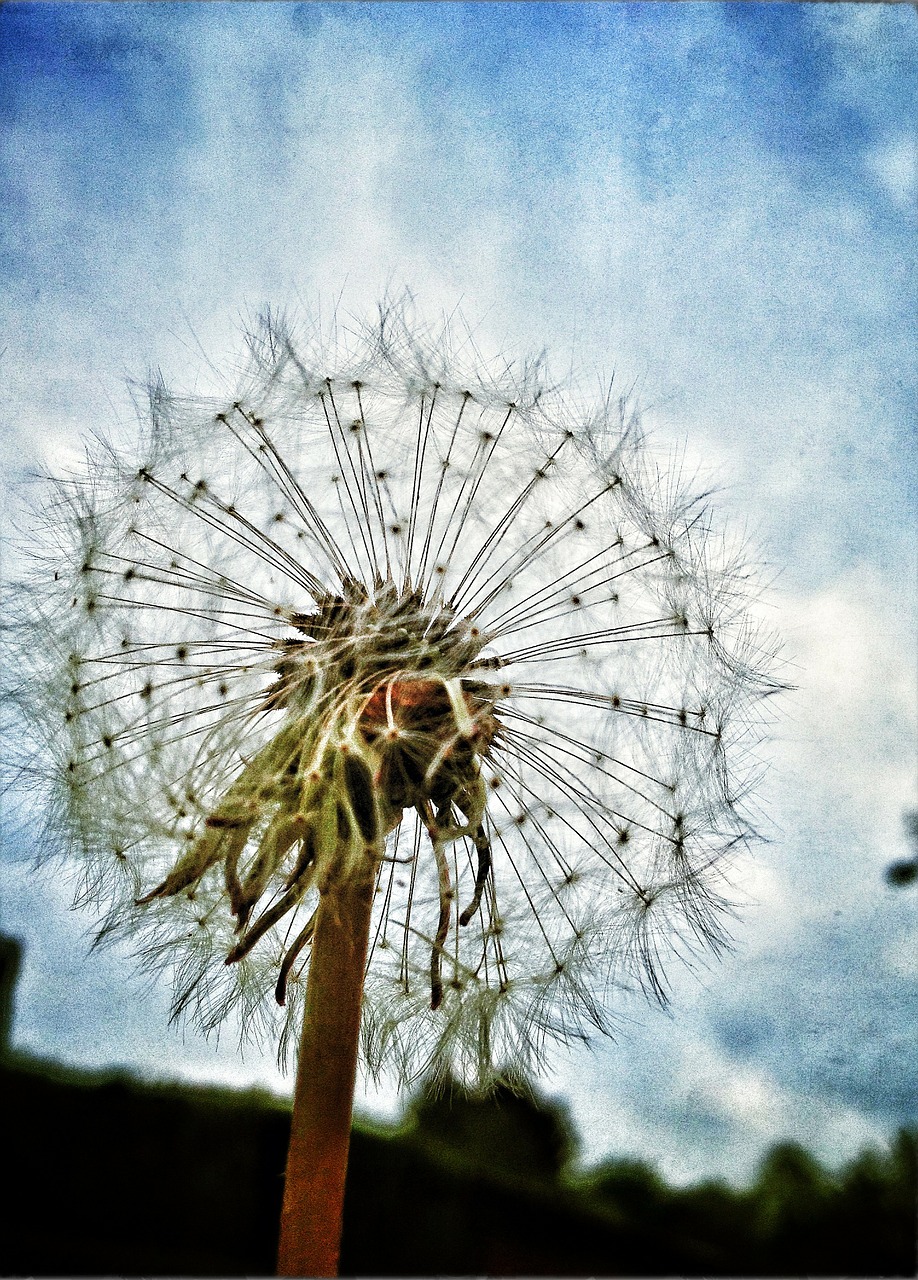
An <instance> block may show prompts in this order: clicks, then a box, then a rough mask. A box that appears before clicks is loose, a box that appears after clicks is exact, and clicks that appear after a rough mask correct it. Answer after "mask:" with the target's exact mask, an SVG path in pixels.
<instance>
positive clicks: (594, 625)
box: [14, 308, 774, 1080]
mask: <svg viewBox="0 0 918 1280" xmlns="http://www.w3.org/2000/svg"><path fill="white" fill-rule="evenodd" d="M452 341H453V338H452V336H451V334H450V331H449V330H447V331H445V332H444V333H443V334H441V335H440V336H439V337H438V338H437V339H436V340H434V339H433V338H431V336H430V335H429V334H424V335H421V336H418V334H417V331H416V330H415V329H414V328H413V326H412V324H411V323H410V321H409V320H408V319H406V315H405V311H404V309H400V308H394V309H390V310H388V311H386V312H384V313H383V315H382V317H381V319H380V322H379V323H378V325H376V326H375V327H374V328H372V329H370V330H365V331H363V332H362V334H361V335H360V338H359V340H357V341H351V342H350V344H348V342H347V340H346V339H343V338H339V341H338V345H337V346H336V347H335V348H334V349H333V352H332V354H331V355H329V354H328V351H327V349H325V348H323V346H322V344H321V343H319V342H317V341H314V342H312V343H310V342H306V341H303V340H301V339H298V338H296V337H295V336H293V335H292V334H291V332H290V331H289V330H288V329H287V328H286V327H285V326H284V325H283V324H282V323H279V322H278V321H277V320H276V319H272V318H268V319H266V320H264V321H263V323H262V324H261V327H260V328H259V329H258V330H257V331H256V332H255V333H254V334H253V335H252V336H251V337H250V341H249V346H250V356H251V363H250V368H249V371H248V373H247V375H246V377H245V379H244V385H242V386H239V387H237V388H236V390H235V393H232V394H230V395H228V396H227V398H226V400H225V401H223V402H220V403H205V402H202V401H195V400H187V401H186V400H183V399H181V398H180V397H176V396H172V395H170V394H169V393H168V392H167V391H166V390H165V389H164V388H163V387H162V386H161V385H154V386H153V387H152V388H151V389H150V393H149V403H148V406H147V407H146V409H145V414H144V418H145V421H144V425H143V430H142V438H141V441H140V444H139V448H138V452H137V454H136V456H134V457H128V456H127V455H126V453H125V452H124V451H123V450H116V449H113V448H111V447H107V446H103V445H98V446H95V447H94V448H93V449H92V450H91V452H90V455H89V457H88V461H87V466H86V468H85V471H84V472H83V473H82V474H80V475H78V476H75V477H73V476H72V477H70V478H68V479H64V480H58V481H57V482H55V484H54V486H53V488H52V489H51V497H50V498H49V499H48V501H47V505H46V508H45V512H44V526H45V536H44V541H43V543H42V549H41V550H39V551H38V552H36V553H34V558H33V562H32V565H31V569H30V573H29V577H28V581H27V582H25V583H24V585H23V592H22V599H23V600H24V601H25V604H24V605H23V607H22V609H21V610H20V614H21V617H20V621H19V623H18V624H17V626H16V628H15V629H14V641H15V642H16V643H18V646H19V648H18V654H17V656H16V660H15V668H14V669H15V670H16V671H18V672H19V674H20V677H21V682H20V684H19V687H18V688H17V689H16V690H15V696H14V701H15V704H16V706H17V707H18V708H19V710H20V711H21V713H22V715H23V717H24V721H25V729H24V731H23V734H22V739H21V740H24V741H28V742H29V744H30V746H31V747H34V750H32V751H31V752H30V758H29V761H28V764H27V769H26V772H27V773H28V774H29V776H31V777H32V779H33V780H35V781H36V782H37V784H38V785H39V786H40V788H41V789H42V795H43V797H44V800H43V804H44V809H45V812H46V813H47V814H48V815H49V816H48V824H47V827H48V829H47V831H46V833H45V844H46V846H49V847H50V846H51V845H52V844H53V846H54V847H55V848H56V849H57V850H58V851H60V852H62V853H63V855H64V856H65V857H66V859H67V860H68V861H69V862H70V863H75V864H80V866H81V867H82V881H81V888H80V896H81V898H82V899H83V900H85V901H86V902H88V903H91V904H92V905H93V906H94V907H97V908H99V907H101V908H102V909H104V911H105V917H104V921H103V923H102V926H101V931H100V937H102V938H114V937H117V938H127V939H130V940H131V942H132V943H133V944H134V945H135V946H136V947H137V948H138V949H139V951H140V953H141V954H142V956H143V957H144V958H145V960H146V961H147V962H149V963H150V964H152V965H154V966H167V967H171V968H172V969H173V970H174V974H175V983H176V985H175V1012H176V1013H177V1014H178V1013H182V1012H186V1011H187V1012H190V1013H192V1014H193V1015H194V1016H195V1017H196V1018H197V1019H198V1021H199V1022H200V1023H201V1024H202V1025H203V1026H204V1027H205V1028H209V1027H213V1026H215V1025H217V1024H218V1023H219V1022H220V1021H221V1020H222V1019H223V1018H224V1017H225V1015H226V1013H227V1011H228V1010H229V1009H230V1007H231V1006H233V1005H234V1004H235V1003H237V1002H239V1003H240V1004H241V1011H242V1019H243V1025H244V1027H245V1028H246V1029H247V1030H248V1031H255V1030H258V1029H259V1028H263V1027H265V1026H266V1025H268V1026H273V1029H274V1031H275V1033H277V1032H280V1033H281V1041H282V1043H283V1042H284V1041H285V1036H284V1034H283V1028H284V1024H285V1022H286V1021H287V1020H289V1019H290V1017H291V1013H292V1012H294V1011H295V1010H296V1008H297V1006H298V1004H299V1002H300V1000H301V998H302V997H301V993H302V989H303V985H304V969H305V967H306V966H307V965H308V962H309V949H310V939H311V936H312V927H313V926H312V922H313V919H314V914H315V910H316V904H317V902H318V900H319V896H320V895H321V894H323V893H326V892H328V891H330V890H331V889H332V888H333V887H334V886H335V884H339V883H341V882H343V881H344V880H345V879H347V878H348V877H350V876H353V875H356V874H359V873H360V872H361V871H363V872H365V871H366V869H367V867H368V865H371V866H372V867H373V868H375V872H374V874H375V883H376V894H375V912H374V920H373V925H372V932H371V958H370V962H369V967H368V972H367V978H366V986H365V997H364V1019H363V1027H364V1048H365V1054H366V1060H367V1062H368V1064H369V1066H370V1068H371V1069H373V1070H375V1069H379V1068H383V1067H395V1068H397V1069H398V1070H400V1071H401V1072H402V1073H403V1074H404V1075H406V1076H411V1075H413V1074H414V1073H416V1072H417V1071H419V1070H423V1069H427V1068H429V1067H430V1066H431V1065H434V1066H438V1067H441V1068H444V1067H446V1066H449V1067H450V1068H451V1069H452V1070H454V1071H457V1072H459V1073H460V1074H463V1075H465V1076H466V1077H467V1078H471V1077H474V1078H476V1079H479V1080H487V1079H489V1078H491V1077H492V1076H493V1073H494V1072H496V1071H499V1072H502V1073H504V1074H505V1075H506V1074H507V1073H510V1074H512V1073H518V1072H523V1071H525V1070H526V1069H527V1068H528V1067H529V1066H530V1065H531V1063H532V1061H533V1059H534V1058H537V1057H538V1055H539V1053H540V1051H541V1050H542V1048H543V1046H544V1044H545V1042H546V1039H549V1040H550V1039H559V1040H569V1039H571V1038H574V1037H582V1036H584V1035H585V1034H586V1033H587V1032H588V1031H589V1030H590V1029H591V1028H600V1029H603V1028H605V1027H606V1026H607V1014H606V1008H607V1007H608V1005H609V1003H610V999H609V993H610V988H613V987H615V986H616V985H625V986H633V985H635V983H640V984H642V985H643V986H644V987H645V988H646V989H647V990H648V991H649V992H651V993H652V994H653V995H655V996H657V997H659V998H661V999H662V998H663V997H664V994H665V977H664V961H665V958H666V956H667V955H669V954H671V953H673V952H682V953H684V954H690V953H692V952H694V951H695V950H696V949H697V948H698V947H699V946H707V947H713V948H714V949H716V948H718V947H719V946H720V945H721V944H722V943H723V941H724V932H723V919H724V914H725V911H727V909H728V903H727V902H726V900H725V897H724V892H723V884H722V870H723V866H724V864H725V860H727V859H728V858H729V856H730V854H731V851H732V850H734V849H735V847H736V845H737V843H738V842H741V841H743V840H744V839H745V838H746V837H747V835H748V834H749V832H748V826H747V822H746V820H745V819H744V817H743V814H742V813H741V811H740V805H739V801H738V797H739V795H740V794H741V793H742V791H743V788H744V786H745V781H744V778H743V777H741V778H740V779H739V780H738V781H737V780H736V779H734V770H735V768H737V767H739V769H740V770H741V771H744V770H746V768H747V765H748V755H749V751H750V748H751V747H752V746H753V745H754V744H755V741H756V739H757V737H758V734H759V725H760V723H761V718H760V716H759V715H758V713H757V712H756V705H757V703H758V701H759V700H760V698H761V697H762V695H763V694H765V693H767V692H769V691H770V690H771V689H772V688H773V687H774V685H773V682H772V681H771V680H770V678H769V676H768V674H767V670H766V669H765V668H766V667H767V662H765V663H763V658H762V649H761V646H760V644H759V642H758V641H757V639H756V637H755V635H754V633H753V629H752V628H751V626H750V623H749V619H748V611H747V605H748V591H749V582H748V576H747V574H746V571H745V570H744V568H743V567H742V565H741V564H740V562H739V561H738V560H737V559H736V558H735V557H730V556H727V555H725V553H724V552H723V543H722V541H718V540H717V539H716V538H715V537H714V535H713V534H712V532H711V530H710V528H709V524H708V516H707V513H706V511H705V507H704V504H703V503H702V502H699V501H696V500H695V499H693V498H691V497H689V496H686V495H685V494H683V493H682V492H681V490H680V488H679V484H678V481H677V480H674V479H673V477H672V476H665V475H661V474H659V473H658V471H657V470H656V469H655V468H654V467H653V466H652V465H651V464H650V462H649V461H648V457H647V454H646V451H645V449H644V446H643V442H642V439H641V436H640V433H639V431H638V429H637V426H636V424H635V423H634V422H632V421H629V420H628V418H627V412H626V410H625V409H623V408H622V406H620V405H613V404H611V403H608V402H607V403H603V404H601V405H600V406H599V407H598V408H595V409H593V410H591V411H590V412H589V413H585V412H582V411H577V410H575V409H574V408H573V407H572V406H571V405H570V404H569V403H566V402H565V399H564V398H563V396H561V395H560V394H558V393H556V392H554V391H551V390H547V389H546V388H544V387H543V385H542V383H541V380H540V375H539V370H538V367H533V368H527V369H524V370H523V371H522V372H520V373H514V371H513V370H509V371H508V370H506V369H505V370H504V371H503V372H502V373H501V375H500V376H499V377H492V376H491V375H490V374H489V373H488V372H487V371H485V372H482V371H481V369H479V370H478V371H477V372H476V371H475V370H469V369H468V368H466V369H463V368H462V367H461V365H460V363H459V362H458V361H457V359H456V358H455V357H454V355H453V354H452V350H451V342H452ZM17 740H20V739H18V738H17Z"/></svg>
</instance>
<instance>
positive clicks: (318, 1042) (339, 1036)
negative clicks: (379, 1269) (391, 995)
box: [277, 859, 375, 1276]
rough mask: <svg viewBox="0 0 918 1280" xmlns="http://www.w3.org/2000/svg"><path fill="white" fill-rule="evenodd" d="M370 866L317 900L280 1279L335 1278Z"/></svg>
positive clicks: (369, 906)
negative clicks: (292, 1277) (290, 1277)
mask: <svg viewBox="0 0 918 1280" xmlns="http://www.w3.org/2000/svg"><path fill="white" fill-rule="evenodd" d="M374 873H375V867H374V864H373V863H372V862H371V861H370V860H369V859H367V867H366V871H365V873H363V874H361V875H360V876H354V877H349V878H348V880H347V881H345V882H344V883H343V884H338V885H334V886H332V887H331V888H330V889H329V890H328V892H326V893H324V894H323V895H322V899H321V902H320V905H319V910H318V915H317V919H316V929H315V936H314V938H313V943H312V959H311V961H310V965H309V978H308V981H307V985H306V1008H305V1011H304V1015H303V1032H302V1038H301V1040H300V1054H299V1062H298V1067H297V1077H296V1087H295V1090H294V1096H293V1118H292V1122H291V1129H290V1147H289V1150H288V1153H287V1171H286V1178H285V1183H284V1201H283V1208H282V1210H281V1225H280V1244H279V1248H278V1256H277V1274H278V1275H279V1276H336V1275H337V1274H338V1255H339V1250H340V1247H341V1219H342V1211H343V1207H344V1181H345V1174H346V1172H347V1157H348V1147H349V1144H350V1136H351V1112H352V1108H353V1101H354V1080H355V1076H356V1069H357V1045H358V1040H359V1035H360V1003H361V996H362V994H363V979H364V968H365V965H366V955H367V944H368V940H369V933H370V917H371V912H372V904H373V883H374Z"/></svg>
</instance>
